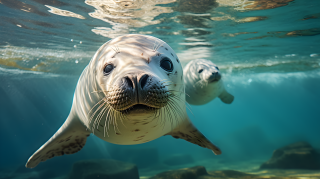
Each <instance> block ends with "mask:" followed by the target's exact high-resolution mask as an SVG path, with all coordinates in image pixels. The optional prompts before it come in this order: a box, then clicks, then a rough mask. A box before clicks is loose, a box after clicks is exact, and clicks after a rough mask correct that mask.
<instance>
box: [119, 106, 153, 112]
mask: <svg viewBox="0 0 320 179" xmlns="http://www.w3.org/2000/svg"><path fill="white" fill-rule="evenodd" d="M156 109H157V108H155V107H151V106H148V105H145V104H135V105H133V106H131V107H129V108H127V109H123V110H121V111H120V112H122V113H131V112H147V111H152V110H156Z"/></svg>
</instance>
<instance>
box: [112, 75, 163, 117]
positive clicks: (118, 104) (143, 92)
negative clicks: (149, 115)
mask: <svg viewBox="0 0 320 179" xmlns="http://www.w3.org/2000/svg"><path fill="white" fill-rule="evenodd" d="M118 81H119V82H118V83H116V84H117V85H115V86H113V87H112V88H111V89H110V90H109V91H108V93H107V102H108V104H110V106H111V107H112V108H113V109H115V110H117V111H128V110H130V111H132V110H138V109H139V110H142V109H145V110H150V109H159V108H162V107H164V106H165V105H166V104H167V102H168V98H169V90H168V89H167V87H166V86H165V85H164V83H161V82H160V80H159V79H158V78H157V77H155V76H152V75H149V74H139V75H137V74H134V73H132V74H127V75H125V76H124V77H123V78H121V79H120V80H118Z"/></svg>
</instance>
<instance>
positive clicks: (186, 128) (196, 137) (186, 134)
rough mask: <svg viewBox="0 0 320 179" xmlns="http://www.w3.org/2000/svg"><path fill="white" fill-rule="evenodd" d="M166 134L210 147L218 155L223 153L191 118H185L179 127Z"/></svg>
mask: <svg viewBox="0 0 320 179" xmlns="http://www.w3.org/2000/svg"><path fill="white" fill-rule="evenodd" d="M166 135H171V136H172V137H174V138H176V139H179V138H180V139H184V140H186V141H188V142H191V143H193V144H197V145H199V146H200V147H204V148H208V149H210V150H212V152H213V153H214V154H216V155H220V154H221V150H220V149H219V148H218V147H217V146H215V145H214V144H212V143H211V142H210V141H209V140H208V139H207V138H206V137H205V136H204V135H203V134H202V133H201V132H200V131H199V130H198V129H197V128H196V127H195V126H194V125H193V124H192V123H191V122H190V120H189V118H188V119H187V120H184V122H183V123H181V124H180V125H179V126H178V127H177V128H175V129H174V130H173V131H171V132H169V133H168V134H166Z"/></svg>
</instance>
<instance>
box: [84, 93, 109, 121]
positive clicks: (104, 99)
mask: <svg viewBox="0 0 320 179" xmlns="http://www.w3.org/2000/svg"><path fill="white" fill-rule="evenodd" d="M105 99H106V97H104V98H102V99H101V100H100V101H99V102H97V104H95V105H94V106H93V107H92V108H91V109H90V110H89V112H88V113H87V117H88V116H89V114H90V113H91V111H92V110H93V109H94V108H95V107H96V106H97V105H98V104H100V103H101V102H102V101H103V100H105Z"/></svg>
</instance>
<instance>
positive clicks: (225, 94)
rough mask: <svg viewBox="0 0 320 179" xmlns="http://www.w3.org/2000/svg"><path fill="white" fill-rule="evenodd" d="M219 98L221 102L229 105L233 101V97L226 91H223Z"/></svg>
mask: <svg viewBox="0 0 320 179" xmlns="http://www.w3.org/2000/svg"><path fill="white" fill-rule="evenodd" d="M219 98H220V99H221V101H222V102H224V103H226V104H231V103H232V102H233V100H234V96H233V95H232V94H230V93H228V92H227V91H226V90H224V91H223V92H222V93H221V94H220V95H219Z"/></svg>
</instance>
